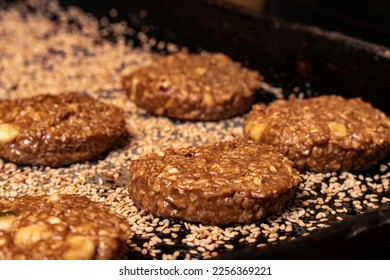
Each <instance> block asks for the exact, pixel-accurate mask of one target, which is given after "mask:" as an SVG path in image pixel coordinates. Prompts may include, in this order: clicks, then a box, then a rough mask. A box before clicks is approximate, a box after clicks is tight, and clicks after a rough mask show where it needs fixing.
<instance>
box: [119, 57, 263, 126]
mask: <svg viewBox="0 0 390 280" xmlns="http://www.w3.org/2000/svg"><path fill="white" fill-rule="evenodd" d="M261 80H262V76H260V74H259V73H258V72H256V71H254V70H249V69H247V68H245V67H243V66H242V65H241V64H240V63H238V62H233V61H232V60H231V59H230V58H228V57H227V56H226V55H224V54H221V53H203V54H183V53H179V54H174V55H169V56H167V57H165V58H162V59H160V60H158V61H157V62H155V63H152V64H151V65H148V66H145V67H142V68H140V69H138V70H136V71H134V72H133V73H132V74H130V75H129V76H126V77H124V78H123V85H124V88H125V89H126V91H127V94H128V96H129V98H130V99H131V100H132V101H134V102H135V103H136V104H137V105H138V106H139V107H141V108H144V109H145V110H147V111H149V112H152V113H154V114H157V115H163V116H168V117H172V118H177V119H183V120H220V119H226V118H229V117H232V116H234V115H238V114H241V113H243V112H244V111H245V110H247V109H248V108H249V107H250V105H251V104H252V102H253V100H254V97H255V90H256V89H259V88H260V83H261Z"/></svg>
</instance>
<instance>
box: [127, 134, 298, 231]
mask: <svg viewBox="0 0 390 280" xmlns="http://www.w3.org/2000/svg"><path fill="white" fill-rule="evenodd" d="M291 166H292V162H290V161H289V160H288V159H287V158H286V157H284V156H283V155H282V154H280V153H278V152H275V151H274V150H273V148H272V147H271V146H268V145H259V144H255V143H253V142H247V141H242V140H233V141H227V142H219V143H215V144H210V145H205V146H199V147H194V148H181V149H178V150H172V149H167V150H166V151H165V152H164V153H163V154H157V153H151V154H147V155H144V156H142V157H140V158H138V159H136V160H133V161H132V162H131V163H130V174H131V175H130V176H131V179H130V183H129V194H130V196H131V198H132V199H133V201H134V203H135V204H136V205H138V206H139V207H140V208H142V209H144V210H146V211H148V212H150V213H152V214H153V215H156V216H160V217H166V218H168V217H171V218H177V219H182V220H185V221H191V222H200V223H203V224H215V225H221V224H233V223H241V222H242V223H249V222H251V221H254V220H258V219H260V218H263V217H266V216H269V215H272V214H275V213H277V212H279V211H280V210H281V209H282V207H284V206H285V204H287V203H288V202H289V201H290V200H291V198H292V197H293V195H294V192H295V189H296V187H297V185H298V184H299V183H300V177H299V176H298V175H297V172H296V171H295V170H294V169H293V168H292V167H291Z"/></svg>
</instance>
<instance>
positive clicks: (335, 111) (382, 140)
mask: <svg viewBox="0 0 390 280" xmlns="http://www.w3.org/2000/svg"><path fill="white" fill-rule="evenodd" d="M244 135H245V136H246V137H247V138H249V139H252V140H254V141H256V142H260V143H266V144H271V145H273V146H275V147H277V148H278V149H279V151H280V152H282V153H283V154H285V155H286V156H287V157H288V158H289V159H290V160H292V161H293V162H294V165H295V167H296V168H298V169H301V170H311V171H316V172H325V171H347V170H349V171H357V170H363V169H367V168H369V167H371V166H373V165H374V164H376V163H377V162H378V161H380V160H381V159H384V158H386V157H388V156H389V152H390V119H389V117H387V116H386V115H385V114H384V113H383V112H381V111H379V110H377V109H375V108H374V107H372V106H371V104H369V103H367V102H364V101H362V100H361V99H360V98H351V99H344V98H342V97H340V96H335V95H324V96H319V97H313V98H308V99H303V100H300V99H295V98H293V97H292V98H290V99H289V100H277V101H274V102H272V103H271V104H269V105H268V106H266V105H264V104H256V105H254V106H253V108H252V111H251V112H250V113H249V114H248V116H247V118H246V119H245V121H244Z"/></svg>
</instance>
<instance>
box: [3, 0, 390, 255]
mask: <svg viewBox="0 0 390 280" xmlns="http://www.w3.org/2000/svg"><path fill="white" fill-rule="evenodd" d="M25 2H26V3H25V4H22V3H18V4H15V5H14V6H10V7H9V8H8V9H3V10H0V69H1V71H2V75H1V76H0V98H2V99H6V98H18V97H27V96H33V95H37V94H41V93H47V92H50V93H52V94H59V93H61V92H66V91H81V92H85V93H87V94H89V95H91V96H93V97H95V98H97V99H99V100H101V101H103V102H106V103H109V104H113V105H115V106H118V107H121V108H122V109H124V110H125V111H126V112H127V125H128V128H129V131H130V132H131V136H132V138H131V142H130V144H129V145H128V146H127V147H124V148H121V149H118V150H114V151H111V152H110V153H108V154H107V156H106V157H105V158H101V159H100V160H97V161H94V162H83V163H78V164H73V165H70V166H68V167H62V168H49V167H47V168H43V167H29V166H25V167H18V166H16V165H15V164H12V163H8V162H4V161H2V160H0V196H2V197H16V196H22V195H45V194H52V193H55V192H59V193H63V194H78V195H84V196H87V197H89V198H90V199H92V200H93V201H101V202H103V203H105V204H107V205H108V206H109V207H110V208H111V209H112V210H114V211H115V212H116V213H118V214H120V215H123V216H125V217H127V219H128V222H129V223H130V225H131V229H132V231H133V233H134V234H133V235H132V236H131V237H129V240H128V257H129V258H131V259H136V258H139V259H166V260H168V259H170V260H173V259H205V258H211V257H216V256H217V255H218V254H221V253H224V252H228V251H231V250H234V249H235V248H238V247H242V246H252V245H254V246H256V247H264V246H267V245H268V244H270V243H275V242H278V241H279V240H294V239H295V238H296V237H298V236H302V235H303V236H305V235H308V234H309V232H313V231H316V230H319V229H321V228H325V227H329V226H330V225H331V224H332V223H334V222H337V221H342V220H344V219H347V218H348V217H350V216H353V215H356V214H359V213H362V212H364V211H366V210H368V209H375V208H378V207H380V206H383V205H390V195H389V194H390V186H389V180H390V172H389V170H390V168H389V166H390V163H382V164H380V165H378V166H377V167H375V168H373V169H372V171H370V172H371V173H370V174H371V175H368V174H363V173H362V174H352V173H349V172H341V173H336V172H332V173H325V174H322V173H310V172H307V173H302V174H301V177H302V179H303V182H302V184H301V185H300V186H299V187H298V190H297V193H296V196H295V200H294V201H292V203H291V204H290V205H289V206H288V207H287V208H285V209H284V210H283V212H282V213H280V215H276V216H273V217H270V218H267V219H264V220H262V221H259V222H257V223H253V224H248V225H246V224H240V225H233V226H226V227H217V226H208V225H201V224H192V223H188V222H182V221H173V220H169V219H160V218H158V217H154V216H152V215H150V214H147V213H145V212H144V211H142V210H140V209H139V208H137V207H136V206H135V205H134V203H133V202H132V200H131V199H130V198H129V196H128V193H127V178H128V176H129V174H128V173H129V172H128V171H127V169H128V168H127V167H128V163H129V161H130V160H131V159H134V158H137V157H138V156H140V155H142V154H145V153H148V152H151V151H156V152H159V151H162V150H163V149H165V148H177V147H181V146H183V145H186V146H187V145H189V144H194V145H195V144H204V143H211V142H214V141H220V140H229V139H232V138H234V137H241V136H242V117H236V118H232V119H230V120H225V121H220V122H181V121H174V120H170V119H167V118H161V117H155V116H151V115H148V114H146V112H145V111H144V110H142V109H139V108H137V107H136V106H135V105H134V104H133V103H132V102H130V101H128V100H127V98H126V94H125V93H124V91H123V90H122V87H121V83H120V78H121V76H123V75H127V74H129V73H131V72H132V71H133V70H134V69H136V68H137V67H140V66H142V65H146V64H148V63H150V62H152V61H153V60H154V57H155V56H156V55H157V54H153V53H151V52H149V51H150V50H151V49H152V47H153V48H155V49H157V50H161V51H165V52H166V51H168V52H169V51H171V52H177V51H178V50H179V48H178V46H176V45H174V44H172V43H166V42H163V41H158V40H157V39H156V38H147V37H146V35H145V34H143V33H142V32H138V33H137V32H135V31H134V30H133V29H132V28H130V27H128V26H126V25H125V24H124V23H116V24H112V23H110V21H109V19H108V18H104V19H101V20H97V19H95V18H93V17H92V16H90V15H88V14H86V13H84V12H83V11H81V10H80V9H78V8H76V7H70V8H68V9H66V10H65V9H63V8H62V7H60V6H59V5H58V4H57V3H56V2H55V1H50V5H47V3H46V1H44V0H34V1H25ZM45 3H46V4H45ZM26 5H30V6H34V7H35V8H36V9H34V12H32V11H30V12H28V13H27V10H28V9H26V7H27V6H26ZM45 9H46V10H45ZM47 9H49V11H50V13H48V10H47ZM49 14H51V15H56V18H57V19H58V20H57V21H56V22H54V21H52V20H51V19H49V17H48V15H49ZM109 15H110V17H112V18H115V17H117V16H118V11H117V10H114V9H112V10H110V11H109ZM142 16H146V14H145V12H144V13H143V14H142ZM70 22H72V23H70ZM109 34H110V36H111V37H112V36H113V37H114V38H113V40H111V41H109V40H105V39H104V38H103V37H108V35H109ZM128 35H134V36H135V37H137V38H138V39H139V41H141V43H143V45H141V47H139V48H135V47H134V44H133V43H132V42H131V40H127V39H125V37H127V36H128ZM276 93H278V92H276ZM279 95H280V94H279V93H278V96H279ZM278 96H277V97H278ZM280 97H281V96H279V98H280Z"/></svg>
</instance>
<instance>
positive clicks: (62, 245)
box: [0, 194, 129, 260]
mask: <svg viewBox="0 0 390 280" xmlns="http://www.w3.org/2000/svg"><path fill="white" fill-rule="evenodd" d="M128 234H129V225H128V224H127V221H126V220H125V219H123V218H122V217H119V216H117V215H115V214H114V213H112V212H110V211H109V209H108V208H107V207H106V206H105V205H103V204H101V203H97V202H92V201H90V200H89V199H88V198H86V197H80V196H71V195H58V194H54V195H51V196H37V197H32V196H24V197H17V198H12V199H9V200H5V199H0V259H30V260H32V259H76V260H80V259H116V258H123V257H124V253H125V249H126V238H127V237H128Z"/></svg>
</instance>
